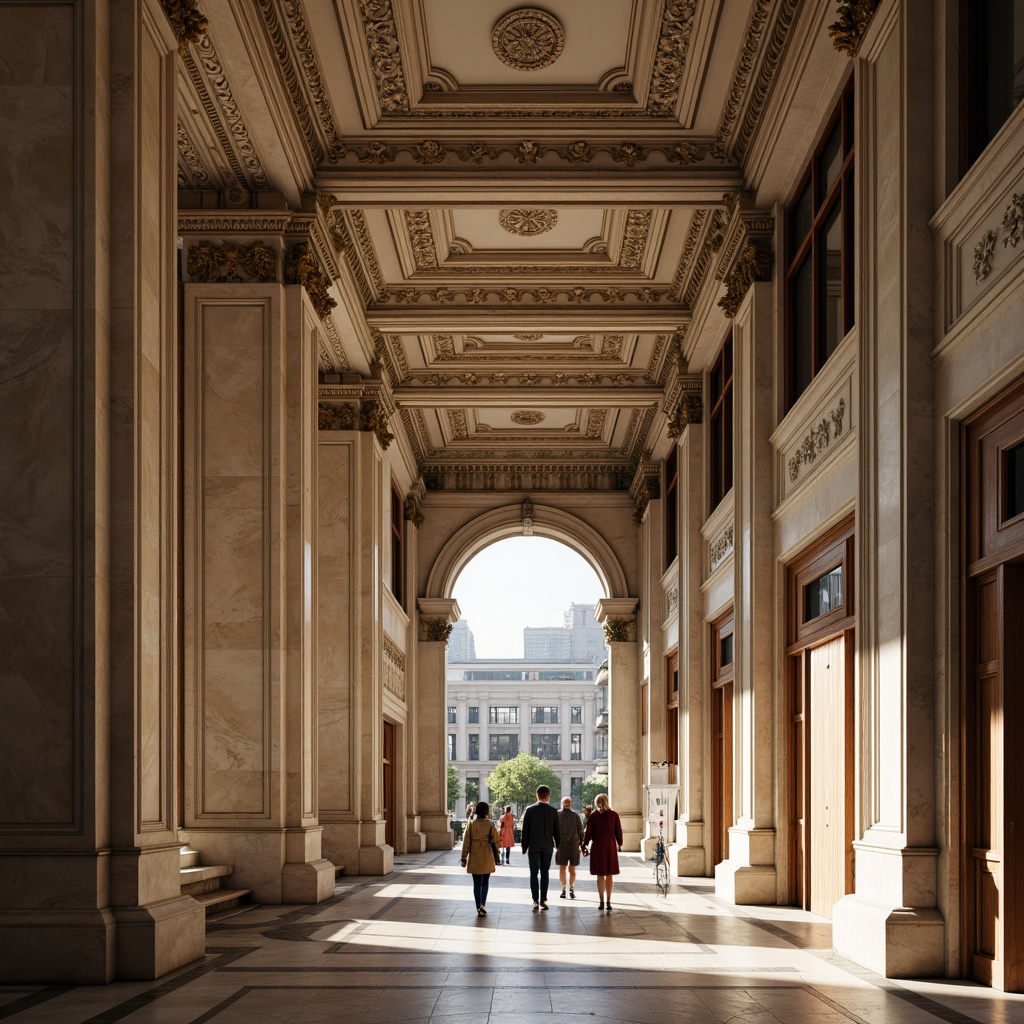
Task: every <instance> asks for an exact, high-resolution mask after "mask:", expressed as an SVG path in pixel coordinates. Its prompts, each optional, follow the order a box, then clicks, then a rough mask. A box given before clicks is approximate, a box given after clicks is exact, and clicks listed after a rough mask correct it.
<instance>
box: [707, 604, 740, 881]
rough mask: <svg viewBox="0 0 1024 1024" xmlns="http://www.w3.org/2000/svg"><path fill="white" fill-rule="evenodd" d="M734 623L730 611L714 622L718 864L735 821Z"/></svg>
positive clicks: (713, 841) (714, 811)
mask: <svg viewBox="0 0 1024 1024" xmlns="http://www.w3.org/2000/svg"><path fill="white" fill-rule="evenodd" d="M735 625H736V619H735V616H734V614H733V613H732V612H731V611H730V612H729V613H728V614H727V615H724V616H723V617H722V618H720V619H719V620H718V621H717V622H714V623H712V624H711V855H712V860H713V861H714V863H715V864H719V863H721V862H722V861H723V860H726V859H727V858H728V856H729V829H730V827H731V826H732V823H733V809H732V786H733V758H732V729H733V682H734V681H735V678H736V673H735V667H734V662H735V660H736V649H735V643H734V632H735Z"/></svg>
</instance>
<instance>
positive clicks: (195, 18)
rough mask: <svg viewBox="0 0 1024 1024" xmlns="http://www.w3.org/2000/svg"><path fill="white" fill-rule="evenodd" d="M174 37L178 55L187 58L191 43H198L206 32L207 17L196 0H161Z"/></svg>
mask: <svg viewBox="0 0 1024 1024" xmlns="http://www.w3.org/2000/svg"><path fill="white" fill-rule="evenodd" d="M160 3H161V6H162V7H163V9H164V13H165V14H166V15H167V20H168V21H169V22H170V23H171V29H172V31H173V32H174V37H175V38H176V39H177V40H178V53H180V54H181V55H182V57H184V56H185V54H186V53H188V44H189V43H198V42H199V39H200V37H201V36H202V34H203V33H204V32H205V31H206V24H207V22H206V15H205V14H203V12H202V11H200V10H198V9H197V8H196V0H160Z"/></svg>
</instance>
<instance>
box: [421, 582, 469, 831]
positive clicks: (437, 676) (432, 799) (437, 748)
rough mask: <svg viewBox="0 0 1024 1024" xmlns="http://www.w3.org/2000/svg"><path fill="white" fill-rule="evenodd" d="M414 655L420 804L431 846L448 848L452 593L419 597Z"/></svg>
mask: <svg viewBox="0 0 1024 1024" xmlns="http://www.w3.org/2000/svg"><path fill="white" fill-rule="evenodd" d="M416 606H417V612H418V624H417V629H418V634H417V635H418V642H417V645H416V647H417V656H416V681H415V684H414V685H415V688H416V699H417V713H416V718H415V725H414V728H415V729H416V732H417V740H416V751H417V758H416V764H415V766H414V768H413V770H414V771H415V772H416V775H417V787H416V791H417V801H418V802H417V807H416V810H417V811H418V813H419V817H420V822H421V826H420V827H421V830H422V832H423V834H424V835H425V836H426V840H427V849H428V850H450V849H451V848H452V844H453V843H454V841H455V836H454V833H453V832H452V830H451V827H450V825H449V820H448V775H447V771H448V762H447V760H446V759H445V754H446V746H445V734H446V731H447V726H446V721H447V720H446V717H445V709H446V706H447V700H446V689H447V679H446V666H447V661H448V633H449V632H450V631H451V626H452V624H454V623H456V622H458V621H459V616H460V612H459V606H458V603H457V602H456V601H455V600H453V599H451V598H440V597H438V598H425V597H421V598H420V599H419V600H418V601H417V602H416Z"/></svg>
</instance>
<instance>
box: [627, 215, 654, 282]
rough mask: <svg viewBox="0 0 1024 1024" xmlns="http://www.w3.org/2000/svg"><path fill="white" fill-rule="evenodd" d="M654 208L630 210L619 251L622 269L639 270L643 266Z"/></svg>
mask: <svg viewBox="0 0 1024 1024" xmlns="http://www.w3.org/2000/svg"><path fill="white" fill-rule="evenodd" d="M653 212H654V211H653V210H629V211H627V213H626V225H625V228H624V229H623V232H622V248H621V250H620V251H619V267H620V268H621V269H622V270H635V271H639V270H640V269H641V268H642V267H643V262H644V253H645V252H646V251H647V241H648V239H649V238H650V235H651V215H652V214H653Z"/></svg>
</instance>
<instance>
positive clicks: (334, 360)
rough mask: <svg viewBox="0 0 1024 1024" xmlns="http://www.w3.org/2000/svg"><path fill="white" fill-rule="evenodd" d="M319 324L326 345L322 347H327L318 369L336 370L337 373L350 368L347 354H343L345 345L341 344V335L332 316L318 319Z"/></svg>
mask: <svg viewBox="0 0 1024 1024" xmlns="http://www.w3.org/2000/svg"><path fill="white" fill-rule="evenodd" d="M320 326H321V327H322V328H323V332H324V337H325V341H326V345H325V346H323V347H326V348H327V352H326V356H327V358H326V359H325V360H322V361H321V366H320V369H322V370H324V371H329V370H336V371H338V372H339V373H344V372H345V371H346V370H348V369H349V368H350V365H351V364H350V363H349V361H348V356H347V355H346V354H345V346H344V345H343V344H342V341H341V335H340V334H338V327H337V324H335V322H334V317H332V316H325V317H324V318H323V319H322V320H321V321H320Z"/></svg>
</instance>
